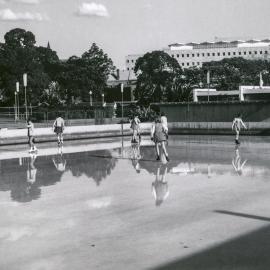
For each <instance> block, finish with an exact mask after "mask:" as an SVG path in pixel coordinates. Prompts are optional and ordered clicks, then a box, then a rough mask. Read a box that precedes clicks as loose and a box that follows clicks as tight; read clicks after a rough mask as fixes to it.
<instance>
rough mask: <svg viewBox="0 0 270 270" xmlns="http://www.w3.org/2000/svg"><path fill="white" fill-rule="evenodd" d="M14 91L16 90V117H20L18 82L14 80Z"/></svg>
mask: <svg viewBox="0 0 270 270" xmlns="http://www.w3.org/2000/svg"><path fill="white" fill-rule="evenodd" d="M16 92H17V103H18V105H17V118H18V119H20V100H19V92H20V84H19V82H16Z"/></svg>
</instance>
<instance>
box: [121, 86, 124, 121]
mask: <svg viewBox="0 0 270 270" xmlns="http://www.w3.org/2000/svg"><path fill="white" fill-rule="evenodd" d="M121 97H122V104H121V105H122V121H123V117H124V107H123V106H124V84H123V83H121Z"/></svg>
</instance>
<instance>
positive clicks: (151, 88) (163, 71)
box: [134, 51, 182, 105]
mask: <svg viewBox="0 0 270 270" xmlns="http://www.w3.org/2000/svg"><path fill="white" fill-rule="evenodd" d="M134 72H135V73H136V75H137V84H136V89H135V97H136V99H137V100H138V101H139V102H140V103H141V104H145V105H148V104H149V103H150V102H162V101H173V98H174V93H173V89H172V88H173V82H174V81H175V79H176V78H177V77H178V76H180V75H181V74H182V69H181V67H180V66H179V64H178V62H177V60H176V59H174V58H172V57H171V56H169V55H168V54H167V53H165V52H163V51H153V52H151V53H146V54H145V55H144V56H142V57H140V58H138V60H137V61H136V64H135V68H134Z"/></svg>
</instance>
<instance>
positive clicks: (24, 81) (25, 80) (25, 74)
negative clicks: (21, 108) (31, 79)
mask: <svg viewBox="0 0 270 270" xmlns="http://www.w3.org/2000/svg"><path fill="white" fill-rule="evenodd" d="M23 86H24V102H25V103H24V105H25V117H26V120H27V118H28V112H27V97H26V87H27V73H24V74H23Z"/></svg>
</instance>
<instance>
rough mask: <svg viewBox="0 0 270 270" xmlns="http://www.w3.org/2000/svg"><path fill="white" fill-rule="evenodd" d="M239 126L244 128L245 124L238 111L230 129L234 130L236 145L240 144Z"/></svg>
mask: <svg viewBox="0 0 270 270" xmlns="http://www.w3.org/2000/svg"><path fill="white" fill-rule="evenodd" d="M241 127H244V128H245V129H247V127H246V125H245V124H244V122H243V120H242V115H241V114H240V113H239V114H238V115H237V117H235V118H234V120H233V122H232V130H234V131H235V143H236V144H237V145H239V144H240V141H239V135H240V131H241Z"/></svg>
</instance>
